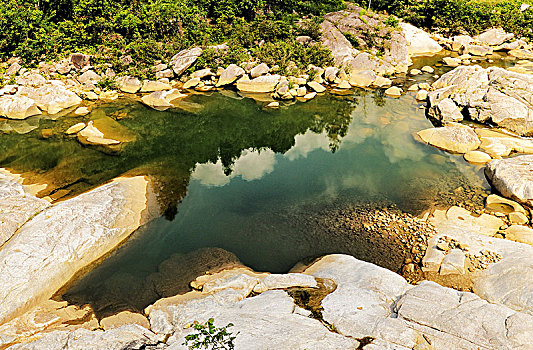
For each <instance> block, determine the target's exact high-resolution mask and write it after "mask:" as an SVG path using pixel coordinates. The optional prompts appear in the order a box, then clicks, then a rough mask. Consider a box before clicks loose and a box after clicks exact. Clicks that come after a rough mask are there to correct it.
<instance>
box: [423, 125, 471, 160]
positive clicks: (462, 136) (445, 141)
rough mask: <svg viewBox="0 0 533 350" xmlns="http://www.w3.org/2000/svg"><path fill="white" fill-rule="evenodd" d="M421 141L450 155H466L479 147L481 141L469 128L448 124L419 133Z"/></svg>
mask: <svg viewBox="0 0 533 350" xmlns="http://www.w3.org/2000/svg"><path fill="white" fill-rule="evenodd" d="M417 135H418V136H419V137H420V138H421V139H422V141H424V142H426V143H428V144H430V145H432V146H435V147H437V148H440V149H443V150H445V151H448V152H452V153H466V152H468V151H473V150H475V149H476V148H478V147H479V145H480V144H481V141H480V140H479V138H478V137H477V135H476V133H475V132H474V129H472V128H471V127H468V126H465V125H461V124H456V123H450V124H448V125H446V126H443V127H440V128H430V129H425V130H422V131H419V132H418V133H417Z"/></svg>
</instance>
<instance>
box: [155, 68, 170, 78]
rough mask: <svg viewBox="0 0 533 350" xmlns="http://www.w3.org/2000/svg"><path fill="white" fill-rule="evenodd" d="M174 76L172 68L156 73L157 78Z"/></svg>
mask: <svg viewBox="0 0 533 350" xmlns="http://www.w3.org/2000/svg"><path fill="white" fill-rule="evenodd" d="M173 77H174V72H173V71H172V69H165V70H162V71H160V72H156V73H155V78H156V79H164V78H173Z"/></svg>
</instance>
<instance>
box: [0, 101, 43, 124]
mask: <svg viewBox="0 0 533 350" xmlns="http://www.w3.org/2000/svg"><path fill="white" fill-rule="evenodd" d="M38 114H41V110H40V109H39V108H38V107H37V104H36V103H35V101H34V100H33V99H31V98H28V97H26V96H17V95H14V96H12V95H4V96H0V116H3V117H6V118H9V119H26V118H29V117H31V116H33V115H38Z"/></svg>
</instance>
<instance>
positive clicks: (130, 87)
mask: <svg viewBox="0 0 533 350" xmlns="http://www.w3.org/2000/svg"><path fill="white" fill-rule="evenodd" d="M116 84H117V87H118V88H119V89H120V91H122V92H126V93H129V94H134V93H136V92H137V91H139V90H140V89H141V86H142V84H141V81H140V80H139V79H137V78H135V77H131V76H122V77H118V78H117V79H116Z"/></svg>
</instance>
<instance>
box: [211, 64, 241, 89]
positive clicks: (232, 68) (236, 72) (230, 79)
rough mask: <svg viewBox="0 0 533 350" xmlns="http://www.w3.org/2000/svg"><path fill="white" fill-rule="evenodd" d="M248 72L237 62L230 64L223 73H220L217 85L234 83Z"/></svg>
mask: <svg viewBox="0 0 533 350" xmlns="http://www.w3.org/2000/svg"><path fill="white" fill-rule="evenodd" d="M244 74H246V72H245V71H244V69H243V68H241V67H239V66H238V65H236V64H230V65H229V66H228V67H227V68H226V69H224V71H223V72H222V74H220V77H219V78H218V82H217V85H216V86H217V87H219V86H225V85H229V84H233V83H234V82H235V81H236V80H237V79H239V78H240V77H242V76H243V75H244Z"/></svg>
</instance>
